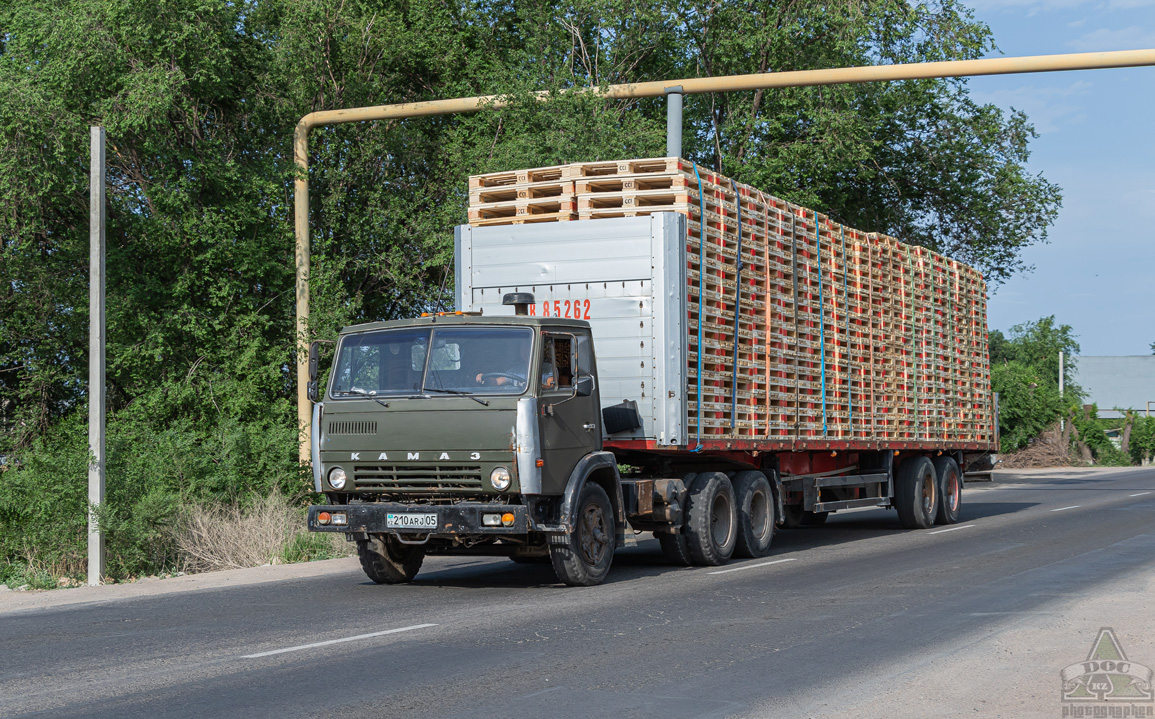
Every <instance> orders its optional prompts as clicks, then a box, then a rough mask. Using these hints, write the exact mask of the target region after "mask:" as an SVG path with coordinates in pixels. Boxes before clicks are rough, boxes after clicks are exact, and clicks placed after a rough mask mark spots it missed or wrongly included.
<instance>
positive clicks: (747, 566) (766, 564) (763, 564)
mask: <svg viewBox="0 0 1155 719" xmlns="http://www.w3.org/2000/svg"><path fill="white" fill-rule="evenodd" d="M797 561H798V560H797V559H793V558H791V559H775V560H774V561H773V562H761V563H759V564H744V565H742V566H741V567H733V568H731V569H719V570H718V571H716V572H708V573H709V574H725V573H726V572H740V571H742V570H743V569H757V568H758V567H769V566H770V565H771V564H781V563H782V562H797Z"/></svg>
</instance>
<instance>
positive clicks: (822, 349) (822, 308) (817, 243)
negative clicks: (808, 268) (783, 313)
mask: <svg viewBox="0 0 1155 719" xmlns="http://www.w3.org/2000/svg"><path fill="white" fill-rule="evenodd" d="M813 214H814V248H815V250H816V251H817V252H818V354H819V356H820V357H821V364H822V436H823V437H825V436H826V300H825V299H824V294H823V291H822V287H823V285H825V284H826V282H825V281H824V278H823V274H824V273H825V272H826V270H825V269H823V267H822V238H821V237H820V236H819V234H818V213H813Z"/></svg>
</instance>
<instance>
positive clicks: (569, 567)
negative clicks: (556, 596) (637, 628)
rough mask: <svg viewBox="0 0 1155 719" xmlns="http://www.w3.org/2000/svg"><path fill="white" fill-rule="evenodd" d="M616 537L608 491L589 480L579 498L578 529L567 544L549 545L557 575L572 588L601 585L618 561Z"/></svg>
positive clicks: (573, 532) (568, 539)
mask: <svg viewBox="0 0 1155 719" xmlns="http://www.w3.org/2000/svg"><path fill="white" fill-rule="evenodd" d="M616 536H617V533H616V531H615V528H614V510H613V508H612V507H611V506H610V498H609V496H607V495H606V490H604V489H602V488H601V487H600V486H599V485H598V484H596V483H595V482H586V484H585V486H584V487H582V491H581V496H580V499H579V500H578V514H577V521H576V522H574V530H573V531H572V532H570V534H569V536H568V537H566V540H567V541H566V542H565V543H564V544H550V545H549V556H550V559H551V560H552V561H553V571H554V573H555V574H557V578H558V579H560V580H561V581H562V582H564V583H566V584H568V585H569V586H571V587H592V586H594V585H597V584H601V583H602V582H603V581H605V578H606V575H607V574H609V572H610V564H611V563H613V561H614V542H615V541H616V540H615V538H616Z"/></svg>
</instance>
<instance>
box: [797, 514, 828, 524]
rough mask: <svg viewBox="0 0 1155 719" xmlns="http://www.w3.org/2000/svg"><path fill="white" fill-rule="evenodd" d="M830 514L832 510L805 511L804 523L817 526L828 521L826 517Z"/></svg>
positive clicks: (803, 515)
mask: <svg viewBox="0 0 1155 719" xmlns="http://www.w3.org/2000/svg"><path fill="white" fill-rule="evenodd" d="M829 516H830V512H803V513H802V524H804V525H806V526H807V527H817V526H818V525H820V524H825V523H826V518H827V517H829Z"/></svg>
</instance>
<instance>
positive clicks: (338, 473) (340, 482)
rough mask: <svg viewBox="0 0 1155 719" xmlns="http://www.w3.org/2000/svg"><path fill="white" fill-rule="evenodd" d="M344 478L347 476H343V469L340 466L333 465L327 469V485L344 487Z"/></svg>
mask: <svg viewBox="0 0 1155 719" xmlns="http://www.w3.org/2000/svg"><path fill="white" fill-rule="evenodd" d="M346 479H348V477H347V476H345V470H343V469H341V468H340V467H333V468H332V469H330V470H329V486H330V487H332V488H333V489H344V488H345V480H346Z"/></svg>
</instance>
